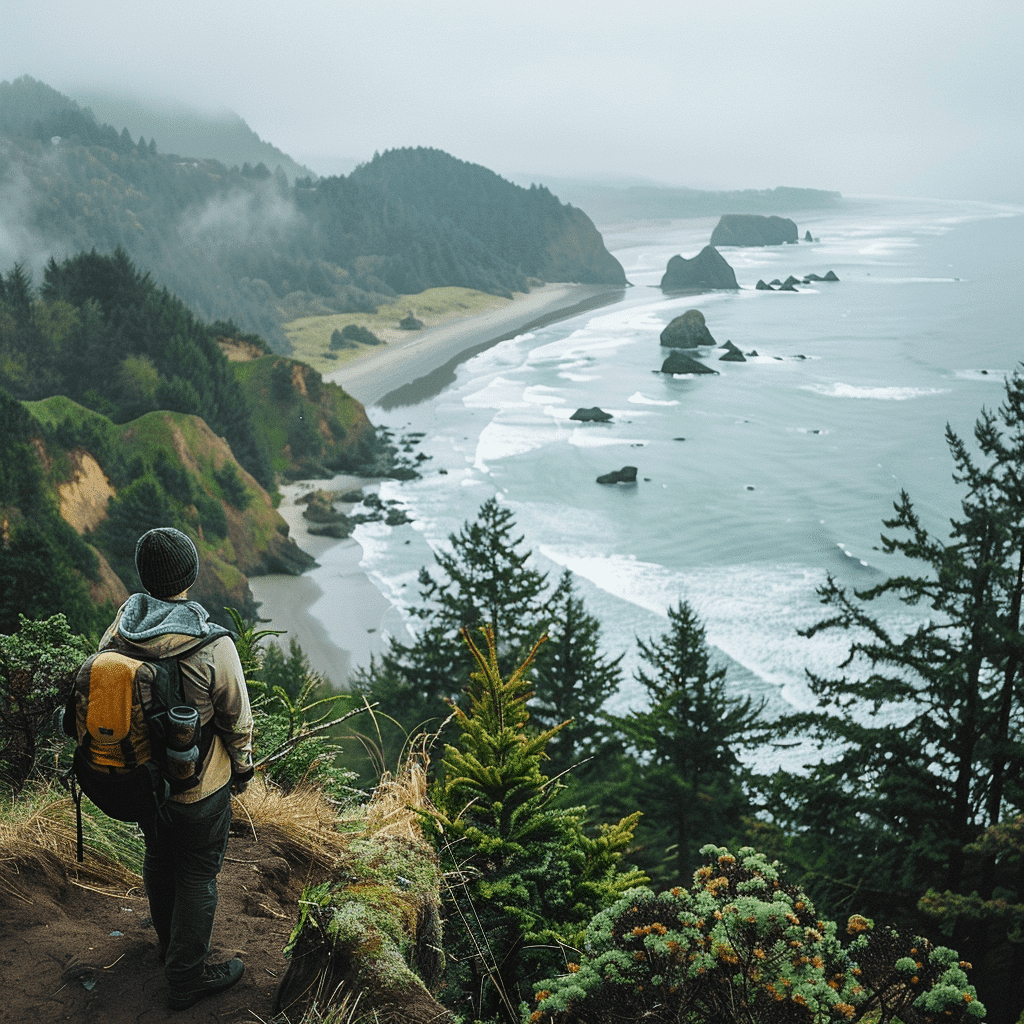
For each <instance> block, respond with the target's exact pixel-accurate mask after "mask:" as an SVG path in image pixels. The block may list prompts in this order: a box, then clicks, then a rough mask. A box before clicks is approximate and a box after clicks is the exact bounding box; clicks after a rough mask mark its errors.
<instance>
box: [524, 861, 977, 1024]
mask: <svg viewBox="0 0 1024 1024" xmlns="http://www.w3.org/2000/svg"><path fill="white" fill-rule="evenodd" d="M701 852H702V854H703V855H704V856H706V857H707V858H708V863H707V864H705V865H704V866H703V867H701V868H699V869H698V871H697V872H696V873H695V875H694V884H693V886H692V888H690V889H688V890H685V889H680V888H676V889H672V890H670V891H668V892H663V893H657V894H656V893H654V892H652V891H651V890H650V889H647V888H638V889H632V890H630V891H629V892H627V893H625V894H624V895H623V897H622V898H621V899H620V900H619V901H618V902H617V903H615V905H614V906H612V907H610V908H608V909H607V910H605V911H603V912H602V913H600V914H598V915H597V916H596V917H595V918H594V919H593V920H592V921H591V924H590V927H589V928H588V929H587V933H586V941H585V945H584V950H583V951H582V954H581V956H580V957H579V959H578V962H574V963H570V964H569V965H568V972H567V973H566V974H565V975H564V976H562V977H559V978H554V979H548V980H546V981H543V982H541V983H540V984H539V985H538V989H539V991H537V993H536V995H535V1003H536V1007H535V1009H534V1010H533V1013H532V1014H531V1017H530V1019H531V1021H534V1022H537V1024H583V1022H586V1024H625V1022H628V1021H639V1020H643V1021H645V1022H650V1024H668V1022H670V1021H671V1022H678V1021H683V1020H690V1019H692V1020H715V1021H717V1022H720V1024H730V1022H733V1021H735V1022H737V1024H739V1022H741V1021H742V1022H744V1024H825V1022H836V1024H847V1022H856V1021H859V1020H861V1019H862V1018H863V1017H864V1015H865V1014H867V1013H871V1015H872V1019H873V1020H877V1021H879V1022H880V1024H885V1022H887V1021H891V1020H894V1019H895V1018H896V1017H897V1016H898V1019H899V1020H900V1021H902V1022H903V1024H930V1022H932V1021H938V1020H942V1021H952V1022H967V1021H970V1020H973V1019H979V1018H981V1017H982V1016H984V1008H983V1007H982V1006H981V1004H980V1003H979V1002H978V1001H977V999H976V997H975V993H974V989H973V988H972V987H971V986H970V985H968V984H967V979H966V975H965V974H964V968H965V966H967V965H964V964H962V963H960V961H959V960H958V959H957V957H956V954H955V953H954V952H953V951H952V950H945V949H943V948H942V947H935V946H932V945H931V944H930V943H927V942H926V941H925V940H922V939H914V940H908V939H904V938H903V937H901V936H900V935H899V933H897V932H895V931H893V930H891V929H877V930H876V929H875V928H874V927H873V925H872V923H871V922H870V921H868V920H867V919H866V918H851V920H850V923H849V925H848V931H849V933H850V934H851V935H853V936H854V938H853V940H852V941H851V943H850V945H849V947H848V948H845V949H844V947H843V945H842V943H841V942H840V940H839V937H838V935H837V927H836V924H835V923H834V922H832V921H822V920H820V919H819V918H818V917H817V916H816V914H815V911H814V907H813V906H812V904H811V902H810V900H809V899H808V898H807V896H806V894H805V893H804V892H803V891H802V890H801V889H800V888H799V887H797V886H794V885H789V884H787V883H786V882H785V881H784V879H783V878H782V877H781V875H780V873H779V868H778V865H777V864H775V863H769V862H768V861H767V860H766V858H764V857H763V856H762V855H760V854H758V853H756V852H755V851H754V850H752V849H750V848H743V849H741V850H739V851H738V852H737V853H736V854H735V855H734V854H732V853H730V852H729V851H728V850H726V849H722V848H718V847H714V846H706V847H704V848H703V850H702V851H701ZM911 951H913V952H911Z"/></svg>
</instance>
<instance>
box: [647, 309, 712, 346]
mask: <svg viewBox="0 0 1024 1024" xmlns="http://www.w3.org/2000/svg"><path fill="white" fill-rule="evenodd" d="M661 343H662V345H664V346H665V347H666V348H700V346H701V345H716V344H718V343H717V342H716V341H715V339H714V338H713V337H712V336H711V332H710V331H709V330H708V327H707V324H706V323H705V322H704V314H703V313H702V312H701V311H700V310H699V309H688V310H687V311H686V312H685V313H683V314H682V315H680V316H677V317H676V318H675V319H674V320H671V321H670V322H669V324H668V326H667V327H666V328H665V330H663V331H662V332H661Z"/></svg>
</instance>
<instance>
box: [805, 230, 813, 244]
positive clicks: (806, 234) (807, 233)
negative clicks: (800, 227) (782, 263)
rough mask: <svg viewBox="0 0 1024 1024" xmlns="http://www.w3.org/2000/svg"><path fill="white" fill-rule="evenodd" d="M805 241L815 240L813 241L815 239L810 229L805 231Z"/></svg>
mask: <svg viewBox="0 0 1024 1024" xmlns="http://www.w3.org/2000/svg"><path fill="white" fill-rule="evenodd" d="M804 241H805V242H813V241H814V239H813V238H811V233H810V231H805V232H804Z"/></svg>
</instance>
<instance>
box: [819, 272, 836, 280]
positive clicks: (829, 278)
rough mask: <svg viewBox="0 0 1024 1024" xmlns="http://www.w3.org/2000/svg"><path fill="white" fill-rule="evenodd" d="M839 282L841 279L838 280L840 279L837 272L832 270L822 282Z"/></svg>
mask: <svg viewBox="0 0 1024 1024" xmlns="http://www.w3.org/2000/svg"><path fill="white" fill-rule="evenodd" d="M838 280H839V278H838V277H836V272H835V271H834V270H830V271H829V272H828V273H827V274H826V275H825V276H824V277H823V278H822V281H838Z"/></svg>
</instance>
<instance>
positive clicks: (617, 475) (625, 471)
mask: <svg viewBox="0 0 1024 1024" xmlns="http://www.w3.org/2000/svg"><path fill="white" fill-rule="evenodd" d="M597 482H598V483H599V484H635V483H636V466H623V467H622V469H613V470H612V471H611V472H610V473H605V474H604V475H603V476H599V477H598V478H597Z"/></svg>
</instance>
